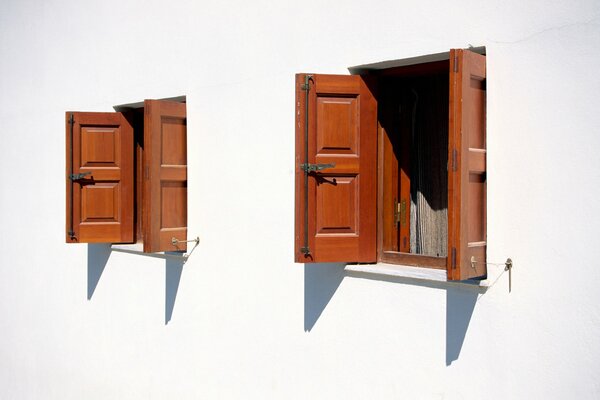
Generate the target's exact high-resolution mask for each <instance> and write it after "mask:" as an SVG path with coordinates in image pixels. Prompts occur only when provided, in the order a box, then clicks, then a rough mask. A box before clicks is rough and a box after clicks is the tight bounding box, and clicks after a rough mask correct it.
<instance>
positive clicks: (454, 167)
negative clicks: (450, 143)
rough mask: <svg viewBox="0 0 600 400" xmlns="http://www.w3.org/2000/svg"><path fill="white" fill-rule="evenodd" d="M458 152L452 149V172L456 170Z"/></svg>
mask: <svg viewBox="0 0 600 400" xmlns="http://www.w3.org/2000/svg"><path fill="white" fill-rule="evenodd" d="M457 159H458V151H456V149H452V171H456V170H457V169H458V160H457Z"/></svg>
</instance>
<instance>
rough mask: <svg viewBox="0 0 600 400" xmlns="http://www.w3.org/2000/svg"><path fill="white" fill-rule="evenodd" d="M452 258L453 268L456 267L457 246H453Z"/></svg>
mask: <svg viewBox="0 0 600 400" xmlns="http://www.w3.org/2000/svg"><path fill="white" fill-rule="evenodd" d="M451 259H452V269H456V248H455V247H453V248H452V256H451Z"/></svg>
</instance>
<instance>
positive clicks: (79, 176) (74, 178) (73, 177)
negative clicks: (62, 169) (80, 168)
mask: <svg viewBox="0 0 600 400" xmlns="http://www.w3.org/2000/svg"><path fill="white" fill-rule="evenodd" d="M90 174H91V172H82V173H80V174H69V179H70V180H72V181H78V180H80V179H83V178H85V177H86V175H90Z"/></svg>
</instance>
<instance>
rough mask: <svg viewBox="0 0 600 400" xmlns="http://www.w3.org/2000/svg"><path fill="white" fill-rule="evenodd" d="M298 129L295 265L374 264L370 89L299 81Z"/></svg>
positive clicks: (353, 82) (339, 80)
mask: <svg viewBox="0 0 600 400" xmlns="http://www.w3.org/2000/svg"><path fill="white" fill-rule="evenodd" d="M295 126H296V210H295V260H296V262H303V263H307V262H375V261H376V259H377V254H376V204H377V202H376V199H377V185H376V182H377V102H376V100H375V98H374V96H373V94H372V93H371V90H370V88H369V87H368V86H367V84H366V83H365V81H364V80H363V79H362V77H360V76H342V75H306V74H298V75H296V124H295ZM327 164H335V166H332V165H327ZM306 169H309V170H310V171H309V172H308V173H307V172H305V170H306Z"/></svg>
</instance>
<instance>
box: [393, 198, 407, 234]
mask: <svg viewBox="0 0 600 400" xmlns="http://www.w3.org/2000/svg"><path fill="white" fill-rule="evenodd" d="M394 223H395V224H396V225H398V224H401V225H402V226H403V227H404V226H406V199H402V200H401V201H400V202H399V203H398V200H397V199H395V200H394Z"/></svg>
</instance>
